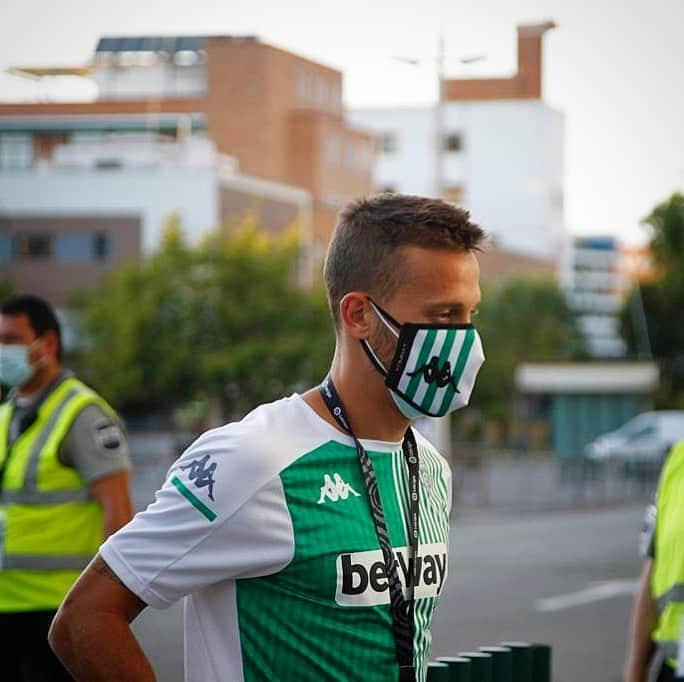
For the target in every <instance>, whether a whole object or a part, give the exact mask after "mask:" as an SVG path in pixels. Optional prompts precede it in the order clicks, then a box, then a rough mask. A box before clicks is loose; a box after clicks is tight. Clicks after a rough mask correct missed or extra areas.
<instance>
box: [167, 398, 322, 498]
mask: <svg viewBox="0 0 684 682" xmlns="http://www.w3.org/2000/svg"><path fill="white" fill-rule="evenodd" d="M306 409H308V408H307V407H306V405H304V404H303V401H302V399H301V398H300V397H299V396H296V395H295V396H291V397H289V398H283V399H281V400H277V401H275V402H272V403H267V404H264V405H261V406H259V407H257V408H256V409H255V410H253V411H252V412H250V413H249V414H247V415H246V416H245V417H244V418H243V419H241V420H240V421H236V422H231V423H229V424H225V425H224V426H220V427H218V428H215V429H211V430H209V431H206V432H205V433H203V434H202V435H201V436H199V438H197V440H195V442H194V443H192V444H191V445H190V446H189V447H188V448H187V450H185V452H184V453H183V454H182V455H181V456H180V458H179V459H178V460H177V461H176V463H175V464H174V465H173V466H172V467H171V469H170V471H169V477H170V478H172V477H173V476H176V477H178V478H179V479H180V480H181V482H183V483H186V482H187V481H190V482H193V483H194V482H195V481H196V479H197V477H198V476H203V477H204V480H206V481H207V482H209V481H210V480H211V481H212V488H215V489H216V490H217V491H230V496H231V497H233V498H234V497H235V496H238V497H241V498H242V497H244V498H245V499H248V498H249V497H250V496H251V495H252V494H254V493H255V492H256V491H258V490H260V489H261V488H262V487H263V486H265V485H266V484H267V483H268V482H269V481H271V480H272V479H274V478H276V477H277V476H278V475H279V474H280V473H281V472H282V471H283V470H284V469H285V468H287V467H288V466H289V465H290V464H292V463H293V462H294V461H296V460H297V459H299V458H300V457H302V456H304V455H306V454H307V453H309V452H311V451H313V450H315V449H316V448H317V447H319V446H320V445H321V444H322V443H323V442H324V441H325V438H324V436H322V435H321V433H320V432H317V431H316V429H315V428H314V427H313V426H312V425H311V422H310V421H309V420H308V419H307V416H306V412H305V411H306ZM212 496H213V495H212Z"/></svg>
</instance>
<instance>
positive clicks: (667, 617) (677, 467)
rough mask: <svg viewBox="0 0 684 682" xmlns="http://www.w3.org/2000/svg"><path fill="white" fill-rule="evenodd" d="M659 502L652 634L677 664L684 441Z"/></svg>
mask: <svg viewBox="0 0 684 682" xmlns="http://www.w3.org/2000/svg"><path fill="white" fill-rule="evenodd" d="M656 505H657V510H658V511H657V517H656V529H655V558H654V562H653V570H652V573H651V594H652V595H653V599H654V601H655V603H656V606H657V610H658V614H659V615H658V625H657V626H656V629H655V630H654V632H653V635H652V637H653V640H654V641H655V642H656V643H657V644H658V645H659V646H660V647H661V649H662V651H663V653H664V654H665V656H666V657H667V659H668V663H669V664H670V665H671V666H672V667H675V665H676V660H675V659H676V658H677V647H678V643H679V638H680V634H681V632H682V626H684V620H683V617H684V441H682V442H680V443H678V444H677V445H676V446H675V447H674V448H673V450H672V452H671V453H670V455H669V456H668V459H667V462H666V464H665V468H664V469H663V473H662V476H661V479H660V488H659V490H658V499H657V501H656Z"/></svg>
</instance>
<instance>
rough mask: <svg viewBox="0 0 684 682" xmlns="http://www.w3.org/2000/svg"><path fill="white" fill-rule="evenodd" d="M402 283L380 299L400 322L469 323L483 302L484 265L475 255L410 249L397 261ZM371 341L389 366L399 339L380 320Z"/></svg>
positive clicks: (440, 250)
mask: <svg viewBox="0 0 684 682" xmlns="http://www.w3.org/2000/svg"><path fill="white" fill-rule="evenodd" d="M397 263H399V264H400V267H401V273H402V274H401V284H400V285H399V286H398V287H397V289H396V290H395V291H394V293H393V294H392V296H391V297H390V298H388V299H387V300H378V301H377V303H378V304H379V305H380V306H381V307H382V308H384V309H385V310H386V311H387V312H388V313H389V314H390V315H392V317H393V318H394V319H395V320H397V322H400V323H404V322H414V323H424V324H445V325H446V324H469V323H470V322H471V321H472V316H473V314H474V313H475V311H476V310H477V306H478V305H479V303H480V266H479V264H478V262H477V258H476V257H475V255H474V254H473V253H469V252H457V251H450V250H444V249H425V248H422V247H418V246H408V247H404V248H403V249H402V253H401V254H400V255H399V257H398V258H397ZM375 318H376V320H375V322H374V323H372V328H371V334H370V339H369V340H370V342H371V345H372V346H373V347H374V348H375V349H376V352H377V353H378V355H379V356H380V359H381V360H382V361H383V364H385V366H389V365H390V363H391V360H392V358H393V356H394V351H395V348H396V337H395V336H393V335H392V333H391V332H390V331H389V330H388V329H387V327H385V325H384V324H383V323H382V322H381V321H380V320H379V319H377V315H375Z"/></svg>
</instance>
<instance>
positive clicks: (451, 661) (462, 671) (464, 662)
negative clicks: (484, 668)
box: [428, 656, 473, 682]
mask: <svg viewBox="0 0 684 682" xmlns="http://www.w3.org/2000/svg"><path fill="white" fill-rule="evenodd" d="M437 660H438V661H439V662H440V663H446V664H447V665H448V666H449V682H473V678H472V674H471V672H470V671H471V669H472V663H471V662H470V659H468V658H461V657H460V656H442V657H441V658H438V659H437ZM428 680H430V673H429V671H428Z"/></svg>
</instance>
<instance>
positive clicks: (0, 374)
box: [0, 343, 36, 388]
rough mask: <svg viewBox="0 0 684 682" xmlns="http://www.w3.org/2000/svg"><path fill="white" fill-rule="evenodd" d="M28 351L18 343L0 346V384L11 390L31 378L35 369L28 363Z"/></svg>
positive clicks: (26, 347) (27, 347)
mask: <svg viewBox="0 0 684 682" xmlns="http://www.w3.org/2000/svg"><path fill="white" fill-rule="evenodd" d="M28 349H29V346H24V345H22V344H18V343H8V344H0V383H2V384H5V386H10V387H12V388H13V387H15V386H23V385H24V384H25V383H26V382H27V381H29V380H30V379H31V377H33V375H34V374H35V372H36V368H35V367H33V365H31V363H30V362H29V359H28Z"/></svg>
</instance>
